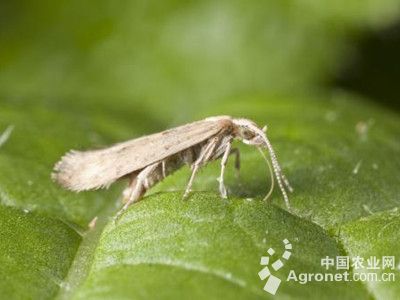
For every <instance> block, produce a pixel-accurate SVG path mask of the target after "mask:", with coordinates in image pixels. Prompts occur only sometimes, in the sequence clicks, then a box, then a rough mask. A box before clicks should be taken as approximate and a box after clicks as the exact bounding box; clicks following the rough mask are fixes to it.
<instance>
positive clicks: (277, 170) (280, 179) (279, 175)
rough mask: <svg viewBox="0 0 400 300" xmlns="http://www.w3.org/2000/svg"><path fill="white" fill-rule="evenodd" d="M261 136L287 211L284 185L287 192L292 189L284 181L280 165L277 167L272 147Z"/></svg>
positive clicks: (288, 206) (286, 196) (288, 205)
mask: <svg viewBox="0 0 400 300" xmlns="http://www.w3.org/2000/svg"><path fill="white" fill-rule="evenodd" d="M261 136H262V137H263V139H264V141H265V145H266V147H267V149H268V152H269V155H270V157H271V161H272V167H273V169H274V172H275V176H276V181H277V182H278V186H279V189H280V190H281V192H282V195H283V199H284V200H285V204H286V207H287V208H288V209H290V203H289V197H288V195H287V193H286V190H285V187H284V185H285V186H287V187H288V190H289V191H291V190H293V189H292V187H291V186H290V185H289V182H288V181H287V179H286V178H285V177H284V175H283V174H282V169H281V167H280V165H279V163H278V159H277V158H276V155H275V151H274V149H273V148H272V145H271V143H270V142H269V140H268V138H267V136H266V135H265V134H264V132H263V134H262V135H261Z"/></svg>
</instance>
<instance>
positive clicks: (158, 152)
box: [52, 117, 232, 191]
mask: <svg viewBox="0 0 400 300" xmlns="http://www.w3.org/2000/svg"><path fill="white" fill-rule="evenodd" d="M231 124H232V123H231V119H230V118H229V117H214V118H209V119H205V120H202V121H197V122H194V123H190V124H186V125H183V126H180V127H176V128H172V129H169V130H166V131H163V132H160V133H156V134H152V135H148V136H144V137H141V138H138V139H134V140H131V141H127V142H123V143H119V144H116V145H114V146H111V147H109V148H105V149H100V150H92V151H84V152H80V151H71V152H69V153H67V154H66V155H65V156H64V157H62V159H61V160H60V161H59V162H58V163H57V164H56V165H55V167H54V172H53V174H52V177H53V179H54V180H55V181H57V182H58V183H59V184H61V185H62V186H64V187H65V188H68V189H70V190H74V191H82V190H90V189H97V188H102V187H107V186H109V185H110V184H111V183H113V182H114V181H115V180H117V179H119V178H121V177H123V176H125V175H127V174H130V173H132V172H134V171H137V170H140V169H143V168H144V167H146V166H148V165H150V164H152V163H155V162H157V161H160V160H162V159H164V158H166V157H168V156H170V155H173V154H175V153H178V152H180V151H182V150H184V149H187V148H189V147H191V146H193V145H196V144H198V143H200V142H202V141H204V140H206V139H208V138H210V137H211V136H213V135H216V134H218V133H219V132H221V131H223V130H225V129H227V128H229V127H230V126H231Z"/></svg>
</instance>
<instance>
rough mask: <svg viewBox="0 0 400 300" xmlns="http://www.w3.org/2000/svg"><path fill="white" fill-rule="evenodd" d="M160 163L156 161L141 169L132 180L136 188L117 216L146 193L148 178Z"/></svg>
mask: <svg viewBox="0 0 400 300" xmlns="http://www.w3.org/2000/svg"><path fill="white" fill-rule="evenodd" d="M158 165H159V163H155V164H152V165H150V166H147V167H146V168H144V169H143V170H142V171H140V173H139V174H138V175H137V176H136V178H135V179H134V180H133V181H132V183H136V184H135V188H134V189H132V190H131V194H130V195H129V199H128V201H126V203H125V204H124V206H123V207H122V208H121V209H120V211H119V212H118V213H117V215H116V218H118V217H119V216H120V215H121V214H122V213H123V212H124V211H125V210H126V209H127V208H128V207H129V206H130V205H131V204H132V203H134V202H136V201H138V200H139V199H140V198H141V197H142V196H143V195H144V194H145V193H146V190H147V188H146V186H147V178H148V177H149V175H150V174H151V173H152V172H153V171H154V170H155V169H156V168H157V167H158Z"/></svg>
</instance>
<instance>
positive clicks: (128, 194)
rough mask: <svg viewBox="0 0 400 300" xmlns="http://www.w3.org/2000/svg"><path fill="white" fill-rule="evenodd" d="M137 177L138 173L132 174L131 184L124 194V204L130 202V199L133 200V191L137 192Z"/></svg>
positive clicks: (130, 177)
mask: <svg viewBox="0 0 400 300" xmlns="http://www.w3.org/2000/svg"><path fill="white" fill-rule="evenodd" d="M137 176H138V173H137V172H135V173H132V174H131V175H130V176H129V183H128V186H127V187H126V188H125V189H124V191H123V192H122V195H123V197H122V204H125V203H127V202H128V201H129V199H130V198H131V195H132V193H133V191H134V190H135V187H136V185H137Z"/></svg>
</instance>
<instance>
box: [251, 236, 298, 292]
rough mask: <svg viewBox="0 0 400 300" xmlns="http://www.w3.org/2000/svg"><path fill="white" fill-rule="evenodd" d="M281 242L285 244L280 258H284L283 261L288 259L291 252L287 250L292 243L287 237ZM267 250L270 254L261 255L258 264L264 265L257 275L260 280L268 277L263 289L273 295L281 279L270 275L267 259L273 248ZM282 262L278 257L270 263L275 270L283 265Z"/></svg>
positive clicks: (290, 247)
mask: <svg viewBox="0 0 400 300" xmlns="http://www.w3.org/2000/svg"><path fill="white" fill-rule="evenodd" d="M282 242H283V244H284V246H285V252H283V254H282V258H283V259H284V260H285V261H284V262H286V260H288V259H289V257H290V255H291V254H292V252H290V251H288V250H291V249H292V244H291V243H290V242H289V241H288V239H284V240H283V241H282ZM267 252H268V254H269V255H270V256H262V257H261V261H260V265H262V266H265V267H264V268H263V269H262V270H261V271H260V272H258V276H259V277H260V279H261V280H265V279H266V278H268V279H267V282H266V283H265V286H264V291H266V292H268V293H270V294H272V295H275V293H276V291H277V290H278V288H279V285H280V284H281V280H280V279H279V278H278V277H276V276H274V275H272V274H271V272H270V270H269V268H268V265H269V259H270V257H271V258H272V256H273V255H274V253H275V250H274V249H272V248H269V249H268V251H267ZM284 262H282V260H281V259H280V258H278V259H277V260H275V261H274V262H273V263H272V264H271V266H272V268H273V269H274V270H275V271H278V270H279V269H280V268H282V267H283V265H284Z"/></svg>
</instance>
